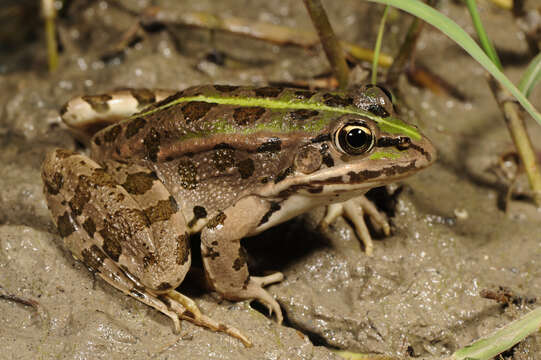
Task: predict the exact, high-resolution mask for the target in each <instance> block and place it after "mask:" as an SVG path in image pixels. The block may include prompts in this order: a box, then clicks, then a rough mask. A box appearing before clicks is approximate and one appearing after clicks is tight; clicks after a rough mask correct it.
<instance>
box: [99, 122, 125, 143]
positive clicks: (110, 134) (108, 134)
mask: <svg viewBox="0 0 541 360" xmlns="http://www.w3.org/2000/svg"><path fill="white" fill-rule="evenodd" d="M121 132H122V128H121V127H120V125H114V126H112V127H111V128H109V129H107V130H105V133H104V134H103V140H104V141H105V142H113V141H115V140H116V138H117V137H118V135H119V134H120V133H121Z"/></svg>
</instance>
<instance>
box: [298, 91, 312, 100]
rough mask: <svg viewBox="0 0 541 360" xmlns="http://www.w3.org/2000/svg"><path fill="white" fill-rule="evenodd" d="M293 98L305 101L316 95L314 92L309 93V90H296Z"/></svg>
mask: <svg viewBox="0 0 541 360" xmlns="http://www.w3.org/2000/svg"><path fill="white" fill-rule="evenodd" d="M294 94H295V97H296V98H297V99H299V100H306V99H310V98H311V97H312V96H314V95H315V94H316V92H315V91H310V90H297V91H295V93H294Z"/></svg>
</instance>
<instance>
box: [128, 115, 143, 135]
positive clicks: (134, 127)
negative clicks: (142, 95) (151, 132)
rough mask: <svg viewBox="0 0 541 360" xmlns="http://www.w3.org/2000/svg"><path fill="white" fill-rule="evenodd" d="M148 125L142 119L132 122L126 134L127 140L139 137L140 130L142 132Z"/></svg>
mask: <svg viewBox="0 0 541 360" xmlns="http://www.w3.org/2000/svg"><path fill="white" fill-rule="evenodd" d="M146 123H147V121H146V120H145V119H143V118H142V117H138V118H135V119H133V120H131V121H130V122H129V123H128V125H127V126H126V133H125V134H124V136H126V139H129V138H131V137H133V136H135V135H137V133H138V132H139V130H141V129H142V128H143V127H144V126H145V125H146Z"/></svg>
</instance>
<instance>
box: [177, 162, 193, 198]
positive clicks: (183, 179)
mask: <svg viewBox="0 0 541 360" xmlns="http://www.w3.org/2000/svg"><path fill="white" fill-rule="evenodd" d="M178 175H179V182H180V186H182V187H183V188H184V189H187V190H193V189H195V188H196V187H197V166H196V165H195V164H194V162H193V161H191V160H188V159H182V160H180V162H179V163H178Z"/></svg>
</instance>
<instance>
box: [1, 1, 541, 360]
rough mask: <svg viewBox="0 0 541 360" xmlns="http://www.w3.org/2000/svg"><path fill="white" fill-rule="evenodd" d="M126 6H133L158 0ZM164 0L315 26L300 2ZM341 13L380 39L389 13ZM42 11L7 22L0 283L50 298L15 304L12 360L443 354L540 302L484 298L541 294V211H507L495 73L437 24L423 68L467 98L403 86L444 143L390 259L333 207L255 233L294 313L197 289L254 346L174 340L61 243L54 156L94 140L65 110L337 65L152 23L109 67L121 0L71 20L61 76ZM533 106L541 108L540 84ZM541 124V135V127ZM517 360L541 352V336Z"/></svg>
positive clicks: (518, 66)
mask: <svg viewBox="0 0 541 360" xmlns="http://www.w3.org/2000/svg"><path fill="white" fill-rule="evenodd" d="M535 2H536V1H535V0H534V1H530V2H529V6H534V5H535V4H534V3H535ZM8 3H9V2H8ZM123 3H124V4H125V5H126V6H127V7H129V8H130V9H131V10H133V11H134V12H140V11H141V10H142V9H143V8H144V6H146V5H148V1H124V2H123ZM480 3H481V4H480V5H481V7H482V8H481V11H482V16H483V19H484V21H485V22H486V26H487V29H488V32H489V34H490V35H491V37H492V38H493V39H494V42H495V44H496V46H497V47H498V48H499V49H502V50H505V52H506V53H511V54H515V55H518V56H516V57H515V60H516V59H520V54H524V53H525V52H526V50H527V45H526V43H525V41H524V38H523V37H522V36H521V33H520V32H519V30H518V27H517V25H516V24H515V22H514V20H513V19H512V18H511V16H510V14H509V12H506V11H503V10H500V9H498V8H496V7H494V6H492V5H490V4H489V3H488V2H484V1H482V2H480ZM154 4H160V5H162V6H164V7H170V8H173V7H175V9H176V11H182V10H184V11H205V12H211V13H213V14H217V15H221V16H231V15H235V16H242V17H244V18H246V19H251V20H253V21H266V22H273V23H276V24H282V25H286V26H291V27H294V28H298V29H302V30H311V23H310V21H309V18H308V16H307V15H306V13H305V10H304V8H303V6H302V2H300V1H293V0H290V1H286V0H265V1H263V0H262V1H259V0H258V1H238V0H237V1H235V0H230V1H220V2H217V1H210V0H207V1H182V2H179V1H172V0H171V1H161V2H154ZM325 5H326V7H327V8H328V10H329V13H330V16H331V22H332V23H333V25H334V26H335V28H336V32H337V33H338V34H339V36H340V37H342V38H343V39H346V40H348V41H351V42H354V43H356V44H359V45H362V46H366V47H371V46H372V43H373V41H374V39H375V32H374V29H375V28H376V27H377V23H378V21H379V17H380V14H381V11H382V8H381V7H378V6H375V5H367V4H365V3H363V2H360V1H354V0H347V1H340V2H338V1H336V2H331V1H326V2H325ZM441 10H442V11H444V12H445V13H446V14H448V15H449V16H450V17H452V18H453V19H455V20H456V21H458V23H459V24H461V25H462V26H463V27H465V28H466V29H467V30H468V31H471V30H472V27H471V24H470V21H469V17H468V15H467V13H466V10H465V8H464V7H462V6H458V5H456V4H455V3H453V2H450V1H441ZM36 16H37V15H36V13H35V12H34V13H33V17H32V16H29V17H28V18H27V19H25V20H24V21H20V19H19V21H15V24H17V26H18V27H20V31H19V32H14V31H15V30H14V29H12V28H7V29H6V25H4V27H2V28H1V31H3V32H6V31H11V38H12V39H13V38H14V39H15V40H14V41H11V42H10V44H5V45H4V47H3V48H2V53H0V59H1V63H0V83H1V84H2V85H1V86H0V106H1V107H0V114H1V117H0V169H1V170H0V173H1V176H0V224H1V225H0V286H1V289H0V290H1V291H2V294H4V295H5V294H11V295H15V296H18V297H22V298H25V299H30V300H32V301H34V302H35V303H36V304H38V305H37V310H36V309H34V308H33V307H31V306H28V305H23V304H21V303H19V302H17V301H13V300H8V299H0V349H2V350H1V353H0V358H2V359H36V358H39V359H102V358H103V359H126V358H130V359H147V358H153V359H336V358H338V357H337V356H336V355H335V354H334V353H333V352H332V351H331V350H332V349H347V350H350V351H355V352H364V353H379V354H387V355H393V356H397V357H398V358H406V357H408V356H411V357H415V358H423V359H440V358H444V357H445V356H446V355H447V356H448V355H450V354H451V353H452V352H453V351H455V350H456V349H458V348H460V347H462V346H465V345H467V344H468V343H469V342H471V341H472V340H474V339H476V338H478V337H480V336H483V335H485V334H488V333H490V332H491V331H493V330H494V329H496V328H497V327H499V326H502V325H504V324H506V323H508V322H509V321H511V320H513V319H516V318H517V317H519V316H520V315H521V314H523V313H525V312H526V311H527V310H528V309H531V308H533V307H535V306H536V305H535V304H528V305H525V306H523V307H517V306H509V307H507V308H504V307H502V306H501V305H499V304H497V303H495V302H494V301H492V300H487V299H484V298H482V297H480V296H479V294H480V292H481V291H482V290H483V289H492V290H494V289H498V287H500V286H502V287H508V288H510V289H511V290H512V291H514V292H515V293H516V294H518V295H521V296H525V297H538V296H541V276H540V275H541V270H540V269H541V268H540V266H539V262H540V261H541V232H540V231H539V228H540V227H539V225H540V221H541V212H540V211H538V210H536V208H535V207H534V206H533V205H532V203H531V202H530V201H529V200H528V197H527V195H528V194H527V190H524V192H525V195H523V196H521V197H520V198H519V199H515V200H513V201H511V202H510V203H509V207H508V209H507V212H504V211H502V210H501V206H499V204H500V203H501V201H500V200H501V196H502V194H503V193H504V191H505V188H506V187H505V186H504V185H503V183H504V182H503V181H502V180H501V178H499V177H498V176H496V175H495V172H494V171H492V170H491V168H494V164H497V162H498V159H499V157H500V156H501V155H502V154H504V153H505V152H507V151H510V150H512V142H511V140H510V138H509V135H508V133H507V130H506V127H505V125H504V122H503V119H502V116H501V114H500V112H499V110H498V109H497V106H496V103H495V101H494V100H493V98H492V95H491V93H490V91H489V88H488V86H487V82H486V78H485V73H484V72H483V70H482V69H481V68H480V66H478V65H477V64H476V63H475V62H474V61H473V60H472V59H471V58H469V57H468V56H467V55H466V54H465V53H464V52H463V51H461V50H460V49H459V48H458V47H457V46H456V45H454V44H453V43H451V41H450V40H448V39H447V38H446V37H445V36H444V35H442V34H440V33H439V32H438V31H436V30H435V29H433V28H430V27H428V28H427V29H426V31H425V32H424V33H423V35H422V38H421V41H420V44H419V51H418V53H417V58H418V60H419V61H420V62H421V63H422V64H424V65H425V66H427V67H428V68H430V69H432V71H434V72H435V73H437V74H439V75H440V76H442V77H443V78H445V79H446V80H447V81H449V82H450V83H451V84H453V85H454V86H456V87H457V88H458V89H459V90H460V91H461V92H462V93H464V95H465V96H466V97H467V101H465V102H460V101H457V100H455V99H453V98H451V97H449V96H446V95H435V94H433V93H431V92H429V91H427V90H422V89H419V88H416V87H414V86H412V85H411V84H410V83H408V82H407V81H406V79H401V83H400V90H401V92H402V97H401V99H400V100H401V101H400V102H401V109H402V112H403V114H404V116H406V117H408V118H409V119H413V120H412V122H414V123H416V124H417V125H418V126H419V127H420V128H421V129H423V132H424V133H425V134H427V135H428V137H429V138H430V139H431V140H432V141H433V143H434V144H435V146H436V148H437V149H438V152H439V159H438V161H437V163H436V164H435V165H433V166H432V167H431V168H429V169H427V170H425V171H423V172H421V173H419V174H418V175H416V176H414V177H412V178H410V179H407V180H405V181H404V182H402V183H401V184H400V189H401V190H400V191H398V192H396V193H395V196H394V197H393V198H392V200H393V201H394V203H393V202H392V201H391V202H388V201H387V202H385V204H387V210H388V211H389V214H390V215H391V223H392V226H393V235H392V236H390V237H387V238H384V239H377V241H376V243H375V253H374V256H372V257H367V256H366V255H365V254H364V253H363V251H362V248H361V246H360V244H359V241H358V240H357V238H356V237H355V234H354V232H353V231H352V229H351V227H350V226H349V224H348V223H347V222H345V221H343V220H341V219H340V220H339V221H337V222H336V223H335V224H334V225H333V226H332V227H331V228H329V229H328V230H327V231H325V232H323V234H322V232H321V231H320V230H318V229H317V228H316V226H315V225H314V224H316V223H317V220H318V218H320V217H321V215H322V210H321V209H316V210H315V211H314V212H312V213H310V214H308V215H307V216H304V217H302V218H300V219H297V220H294V221H291V222H289V223H287V224H284V225H282V226H280V227H278V228H275V229H272V230H271V231H269V232H267V233H265V234H263V235H262V236H260V237H257V238H254V239H248V240H247V242H246V245H247V248H248V251H249V253H250V261H251V265H252V268H253V273H255V274H262V273H264V272H265V271H271V270H273V271H276V270H279V271H282V272H283V273H284V274H285V281H283V282H282V283H281V284H278V285H274V286H271V287H269V291H270V292H271V294H272V295H273V296H275V297H276V299H277V300H278V302H279V303H280V305H281V307H282V309H283V311H284V315H285V317H286V321H285V323H284V324H283V325H278V324H276V322H275V321H273V320H272V319H270V318H268V317H266V316H265V315H264V314H263V313H262V312H260V311H259V310H261V309H260V307H257V305H254V306H253V307H250V304H249V303H248V302H239V303H231V302H228V301H220V300H219V299H218V298H217V296H216V295H214V294H210V293H208V292H206V291H204V290H201V289H198V288H197V284H193V283H187V284H183V285H182V287H181V291H182V292H183V293H185V294H188V295H190V296H191V297H192V298H194V299H195V301H196V302H197V304H198V305H199V306H200V308H201V310H202V311H203V312H204V313H206V314H208V315H209V316H211V317H212V318H214V319H216V320H219V321H221V322H225V323H227V324H230V325H233V326H235V327H237V328H238V329H241V330H242V331H243V332H244V333H245V334H246V335H248V336H249V337H250V338H251V339H252V340H253V342H254V346H253V347H252V348H250V349H247V348H245V347H244V346H243V345H242V344H241V343H240V342H239V341H238V340H236V339H233V338H230V337H228V336H226V335H223V334H220V333H213V332H210V331H208V330H205V329H202V328H199V327H197V326H194V325H192V324H189V323H186V322H184V323H183V328H182V332H181V334H180V336H179V335H175V334H173V332H172V324H171V321H170V320H169V319H168V318H167V317H165V316H164V315H162V314H160V313H158V312H157V311H155V310H153V309H151V308H149V307H147V306H146V305H144V304H142V303H140V302H138V301H136V300H134V299H132V298H130V297H127V296H124V295H122V294H121V293H120V292H119V291H117V290H115V289H113V288H112V287H111V286H109V285H107V284H105V283H104V282H103V281H101V280H99V279H97V278H94V277H93V275H92V274H91V273H90V272H89V271H88V270H87V269H86V268H85V266H83V265H82V264H81V263H79V262H77V261H75V260H74V259H73V258H72V257H71V255H70V254H69V253H68V252H67V251H66V250H64V248H63V247H62V241H61V239H60V237H59V235H58V233H57V231H56V229H55V228H54V226H53V224H52V221H51V218H50V215H49V213H48V210H47V207H46V204H45V200H44V196H43V194H42V190H41V189H42V184H41V179H40V175H39V174H40V165H41V162H42V160H43V156H44V154H45V152H46V151H47V150H49V149H51V148H54V147H64V148H69V149H78V150H81V151H83V150H82V149H81V148H80V146H79V145H78V144H77V143H76V142H75V141H74V140H73V138H72V137H71V136H70V135H69V133H68V132H67V130H66V129H65V128H64V126H63V125H61V123H60V118H59V115H58V109H59V108H60V106H61V105H62V104H63V103H64V102H65V101H67V100H68V99H69V98H71V97H73V96H75V95H80V94H85V93H99V92H102V91H107V90H109V89H113V88H117V87H126V86H128V87H156V88H173V89H182V88H185V87H187V86H190V85H196V84H203V83H220V84H257V85H264V84H267V83H269V82H289V81H294V80H302V79H310V78H312V77H314V76H316V75H318V74H321V73H324V72H325V71H327V69H328V65H327V63H326V60H325V58H324V56H323V54H322V51H321V49H319V48H317V49H315V50H304V49H299V48H296V47H293V46H277V45H271V44H268V43H265V42H262V41H257V40H252V39H247V38H245V37H240V36H235V35H231V34H224V33H219V32H218V33H215V34H214V36H211V35H210V34H209V32H208V31H203V30H197V29H190V28H183V27H178V28H174V29H172V33H173V36H172V35H171V34H168V33H167V32H165V31H158V32H153V33H148V34H146V35H145V36H144V37H143V38H142V39H141V41H140V42H139V43H138V44H136V45H135V46H133V47H131V48H129V49H128V50H127V51H126V52H125V54H124V56H122V57H117V58H113V59H112V60H110V61H108V62H103V61H101V60H100V56H101V55H103V54H104V53H105V52H106V51H107V50H109V49H110V48H111V46H112V45H113V44H114V43H116V42H117V41H118V40H119V39H120V37H121V36H122V34H123V33H124V31H126V30H127V29H128V28H129V27H130V26H131V25H132V24H133V23H134V21H135V18H134V17H133V15H131V14H129V13H127V12H125V11H120V10H118V9H116V8H114V7H112V6H110V5H109V4H108V3H107V2H106V1H99V2H94V3H92V4H90V5H89V4H88V3H87V2H84V1H82V2H74V4H73V5H72V9H71V11H70V12H69V13H68V14H65V16H64V17H63V18H61V20H60V23H61V28H60V39H61V43H62V50H63V51H62V53H61V59H60V68H59V70H58V71H57V72H56V73H55V74H53V75H49V74H48V73H47V71H46V52H45V47H44V46H45V45H44V39H43V35H42V34H41V33H39V32H36V30H35V29H33V28H32V27H33V26H34V24H36V23H37V24H39V22H37V20H35V19H34V18H35V17H36ZM409 21H410V19H409V18H408V17H407V16H404V14H400V13H398V12H392V13H391V15H390V19H389V22H390V26H389V28H388V31H387V33H386V37H385V40H384V50H385V51H386V52H389V53H391V54H395V53H396V49H397V45H398V44H399V43H400V41H401V39H402V35H403V34H404V32H405V29H406V28H407V25H408V24H409ZM4 24H6V22H4ZM11 24H13V23H11ZM9 26H13V25H9ZM28 27H30V29H28ZM2 36H3V37H2V38H4V37H5V35H2ZM213 51H218V52H224V53H225V55H226V59H227V61H226V64H225V66H219V65H216V64H215V63H213V62H211V61H208V60H207V56H208V55H209V54H211V53H212V52H213ZM523 69H524V65H523V63H521V62H520V61H515V62H514V63H513V64H510V65H509V66H507V67H506V73H507V74H508V76H510V77H511V79H513V80H515V81H516V80H517V79H518V78H519V76H520V73H521V72H522V71H523ZM531 99H532V100H533V102H534V104H535V105H536V107H537V108H538V109H539V108H541V87H538V88H537V90H536V91H535V92H534V93H533V95H532V96H531ZM527 121H528V128H529V130H530V131H531V136H532V138H533V142H534V144H539V143H540V142H541V127H539V125H536V124H535V123H534V122H533V121H532V120H531V119H528V120H527ZM523 183H524V179H523V178H521V179H519V181H518V184H517V189H519V190H520V189H524V187H523V186H522V185H521V184H523ZM521 186H522V187H521ZM521 191H522V190H521ZM389 204H390V205H392V206H389ZM254 308H255V309H254ZM506 356H507V358H513V359H535V358H541V343H540V338H539V336H535V337H529V338H528V339H526V340H525V341H524V342H522V343H521V344H520V345H518V346H517V347H516V348H515V349H514V350H513V351H511V352H509V353H507V354H506Z"/></svg>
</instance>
